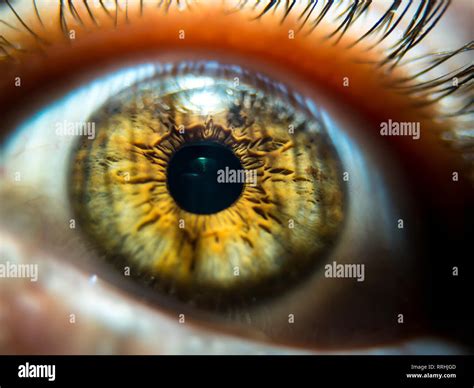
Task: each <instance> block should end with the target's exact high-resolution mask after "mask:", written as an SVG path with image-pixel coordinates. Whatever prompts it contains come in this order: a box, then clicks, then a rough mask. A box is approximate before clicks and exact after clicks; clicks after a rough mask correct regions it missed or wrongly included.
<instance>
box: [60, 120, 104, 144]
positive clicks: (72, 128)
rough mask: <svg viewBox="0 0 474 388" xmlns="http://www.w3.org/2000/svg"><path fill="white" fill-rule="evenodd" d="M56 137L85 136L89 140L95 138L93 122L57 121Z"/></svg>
mask: <svg viewBox="0 0 474 388" xmlns="http://www.w3.org/2000/svg"><path fill="white" fill-rule="evenodd" d="M56 135H57V136H87V138H88V139H89V140H92V139H94V138H95V122H90V121H67V120H64V121H57V122H56Z"/></svg>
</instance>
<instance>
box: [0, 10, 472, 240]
mask: <svg viewBox="0 0 474 388" xmlns="http://www.w3.org/2000/svg"><path fill="white" fill-rule="evenodd" d="M76 7H77V8H78V11H79V12H80V14H81V16H84V15H85V16H84V17H83V20H84V21H85V20H86V19H87V14H85V13H84V9H81V6H80V5H79V4H77V5H76ZM58 13H59V12H58V9H57V8H54V9H51V10H47V9H42V10H41V16H42V20H43V23H44V24H45V29H43V28H42V27H41V25H40V24H39V23H38V22H37V21H36V22H35V21H34V20H35V19H34V17H31V18H28V21H29V23H28V24H29V25H30V26H32V29H33V30H34V31H36V32H37V33H38V34H39V35H41V36H44V38H45V39H47V40H48V41H49V43H50V44H49V45H48V46H43V47H42V49H41V52H42V54H40V51H38V52H35V50H33V51H32V53H31V54H25V55H21V56H19V63H17V64H15V65H13V66H12V67H11V66H10V65H6V64H1V65H0V71H1V72H2V78H1V79H0V83H1V84H0V85H1V88H0V90H1V92H0V104H1V106H3V107H4V108H3V109H4V112H6V119H5V123H4V128H6V129H8V128H14V127H15V124H16V122H17V119H18V118H20V117H25V112H26V111H27V110H28V109H29V110H32V111H34V109H33V105H34V104H38V103H39V104H43V103H46V101H47V100H48V99H52V98H54V97H52V96H54V95H55V93H56V94H61V93H62V91H64V90H69V89H70V88H71V87H72V86H73V85H75V84H80V83H81V82H83V81H84V80H85V79H87V78H88V77H90V76H91V75H94V74H99V71H98V70H97V69H98V68H99V69H100V68H102V69H104V68H107V69H108V67H109V66H110V65H112V64H116V63H120V65H123V64H124V63H127V62H135V61H140V60H143V59H147V60H148V59H152V58H155V57H156V58H162V57H165V58H166V57H169V58H172V57H173V56H178V57H179V56H180V55H187V58H189V53H192V55H194V56H195V57H196V58H208V57H209V56H212V58H215V59H220V60H223V61H225V60H227V61H228V62H229V63H232V62H234V61H237V60H239V61H241V62H242V61H245V63H246V65H247V66H248V67H249V68H255V69H256V70H262V69H263V70H265V71H266V72H267V73H268V74H269V75H271V76H272V77H273V78H276V79H281V80H283V81H285V82H288V83H289V84H292V86H294V87H295V88H296V89H298V90H301V91H302V92H305V93H307V94H308V95H312V94H313V93H315V90H318V91H320V92H322V93H325V94H326V95H327V97H328V98H331V99H333V100H334V101H340V103H341V105H342V106H350V107H351V108H352V109H353V110H354V111H357V112H359V114H360V115H361V116H362V117H363V118H364V119H365V121H367V122H368V123H369V125H368V126H367V127H366V128H365V127H364V128H360V131H364V132H368V133H373V135H374V136H378V131H379V123H380V122H383V121H387V120H388V119H392V120H393V121H400V122H404V121H406V122H414V121H420V122H421V128H422V136H421V138H420V140H418V141H412V140H411V138H404V137H400V138H394V137H390V138H389V137H387V138H385V139H382V140H385V141H386V143H387V145H388V146H389V147H390V148H391V149H393V151H394V152H395V153H396V154H398V156H399V157H398V159H399V160H400V164H401V165H402V168H403V170H404V171H405V172H406V174H407V176H408V177H409V178H410V179H411V181H410V182H411V183H412V184H411V187H410V189H411V190H412V191H413V193H414V195H415V196H416V199H417V200H418V201H420V202H421V201H426V202H427V209H428V210H427V212H428V214H430V213H429V210H433V209H434V210H436V212H437V213H436V217H439V218H440V219H444V220H446V221H445V222H446V223H448V224H449V223H451V225H452V228H449V227H447V228H446V229H447V230H450V231H451V233H452V237H454V238H456V236H458V235H459V233H462V232H463V230H465V227H464V225H463V224H462V222H459V218H460V217H461V218H462V216H459V214H462V212H463V211H464V209H465V205H466V203H468V202H470V194H469V193H470V190H469V188H470V186H469V183H468V182H466V181H465V180H464V179H463V178H461V179H460V180H461V181H460V182H459V184H458V185H454V186H453V185H452V184H450V183H452V182H451V173H452V171H462V169H463V162H462V161H461V158H460V156H459V154H457V153H455V152H452V150H450V149H449V148H448V147H447V146H446V144H445V143H443V142H442V141H441V140H440V138H439V137H440V133H442V132H443V131H447V130H449V126H450V125H449V123H446V122H443V123H440V122H438V121H436V120H435V118H436V116H437V110H436V106H430V107H428V108H426V109H420V108H414V107H413V105H414V104H415V103H416V102H419V101H418V100H417V99H415V98H412V97H407V95H400V94H397V93H396V92H395V91H394V90H393V89H391V88H390V87H387V85H389V84H390V83H391V80H392V78H396V77H398V76H404V74H403V72H402V71H400V70H399V69H396V70H394V72H393V73H392V74H389V75H384V74H383V70H382V69H380V70H377V69H375V67H374V65H373V64H361V63H358V62H357V60H360V59H361V58H362V59H363V61H366V62H371V61H375V60H378V59H380V58H379V54H380V53H379V52H377V51H370V52H366V51H365V47H364V45H362V44H361V45H359V46H356V47H355V48H353V49H351V50H346V49H345V48H344V47H346V46H347V44H346V43H348V41H349V37H350V34H348V36H346V37H345V38H343V39H342V41H341V42H340V43H339V45H337V46H334V45H333V42H331V41H328V40H324V39H323V37H324V36H325V35H327V33H328V32H329V31H332V29H330V28H329V26H327V25H321V28H319V29H318V30H316V31H315V32H314V33H313V34H311V35H309V36H305V35H304V34H296V36H295V39H294V40H290V39H288V30H289V29H292V28H293V29H295V31H296V28H295V19H296V16H295V15H290V16H289V17H288V19H287V20H286V21H285V23H283V24H282V25H281V26H279V25H278V22H279V18H278V17H276V16H275V17H274V16H272V15H271V14H268V15H266V16H265V17H263V18H261V19H259V20H256V21H251V22H249V20H250V19H251V17H253V16H254V15H253V16H250V15H249V14H248V13H246V12H245V11H241V12H237V13H231V14H227V15H224V14H223V12H222V10H221V9H220V8H219V7H217V6H215V4H213V5H212V6H208V5H206V4H202V5H200V6H199V7H197V6H196V7H193V8H192V11H190V13H187V12H180V11H178V10H177V9H176V8H173V7H171V8H170V9H169V11H168V13H167V14H166V15H165V14H164V13H163V11H162V10H156V11H155V12H146V13H144V14H143V15H142V16H140V17H139V15H137V13H139V12H138V11H137V9H135V10H131V9H130V10H129V14H128V16H129V18H130V22H129V23H128V24H127V23H125V20H124V19H123V14H122V15H121V16H122V19H120V20H119V23H118V25H117V27H116V28H114V21H113V18H111V17H110V16H108V15H107V14H106V13H105V12H103V11H101V12H96V14H97V15H96V22H97V23H99V24H100V25H101V27H100V28H99V29H97V28H96V27H95V26H94V23H93V22H92V21H91V20H89V19H87V29H88V31H87V32H86V31H84V30H83V29H82V28H81V27H79V25H78V24H77V22H76V24H75V22H74V21H73V19H72V18H70V17H69V18H68V26H69V28H74V29H75V31H76V38H75V40H74V41H73V42H71V43H69V42H66V41H65V39H64V37H63V35H62V34H63V32H62V31H61V30H60V29H59V28H58V25H59V23H58ZM202 26H206V28H203V27H202ZM2 28H3V27H2ZM181 30H182V31H184V32H185V39H180V38H179V34H180V31H181ZM9 37H11V38H10V40H11V41H13V42H21V43H22V46H23V47H24V48H25V49H29V47H30V44H33V46H34V44H35V43H34V42H35V39H34V38H32V37H31V36H27V35H25V34H24V33H22V34H18V35H17V36H15V35H14V34H13V35H9ZM217 37H219V38H218V39H219V40H217ZM28 42H29V43H28ZM43 54H44V55H43ZM249 58H252V59H249ZM374 69H375V70H374ZM17 76H19V77H21V80H22V87H21V88H16V87H15V86H14V79H15V77H17ZM344 77H348V78H349V79H350V85H351V86H350V87H349V88H346V87H344V86H343V79H344ZM45 96H47V97H45ZM6 134H7V133H4V134H2V137H3V136H5V135H6ZM461 176H462V174H461ZM450 237H451V236H446V238H448V239H449V238H450ZM458 238H459V237H458Z"/></svg>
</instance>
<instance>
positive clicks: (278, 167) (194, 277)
mask: <svg viewBox="0 0 474 388" xmlns="http://www.w3.org/2000/svg"><path fill="white" fill-rule="evenodd" d="M158 68H161V71H158V72H157V73H156V74H155V75H154V76H153V77H152V78H151V79H148V80H144V81H142V82H138V83H137V84H135V85H132V86H131V87H130V88H127V89H125V90H124V91H122V92H121V93H119V94H117V95H116V96H114V97H112V98H111V99H110V100H109V101H107V102H106V103H105V104H104V105H103V106H102V107H101V108H100V109H99V110H98V111H97V112H96V113H95V114H94V115H93V116H92V117H90V120H89V121H91V122H95V123H96V131H97V136H96V138H95V139H93V140H92V141H91V140H89V139H88V138H84V137H83V138H80V139H79V143H78V148H77V152H76V154H75V155H74V163H73V171H72V175H71V179H72V188H73V190H72V202H73V204H74V206H75V208H76V214H77V217H78V218H79V219H80V220H81V225H82V228H83V229H84V231H85V232H86V233H87V234H88V235H89V237H90V238H91V239H92V240H93V241H94V242H95V244H96V245H97V247H98V250H99V251H102V252H104V255H105V256H106V258H107V259H108V261H110V262H111V263H113V264H115V265H117V266H119V267H121V266H130V267H131V272H132V274H139V275H137V276H136V277H137V278H138V279H139V280H142V281H145V282H146V283H147V284H148V285H152V287H154V288H156V289H158V290H160V291H162V292H165V293H173V294H174V295H178V297H180V298H181V299H184V300H190V299H192V300H193V301H194V302H195V303H201V304H206V305H207V304H212V303H213V302H215V301H216V300H217V299H218V300H220V303H221V304H222V303H223V301H227V300H245V298H246V295H255V292H256V291H255V290H256V289H258V290H259V292H262V293H268V292H271V288H272V287H270V284H275V283H279V284H286V283H289V279H288V278H289V275H288V274H292V275H291V276H297V274H299V275H302V274H303V273H304V272H305V271H304V269H305V268H306V269H307V268H308V267H310V266H314V265H316V264H317V263H318V262H319V259H320V256H321V255H322V254H323V252H325V251H326V250H327V249H329V248H330V247H331V245H332V242H333V241H334V239H335V238H336V236H337V234H338V233H339V230H340V226H341V224H342V220H343V217H344V212H343V202H344V198H343V190H342V187H341V186H342V182H341V178H340V177H341V176H342V174H341V173H340V171H339V164H340V160H339V157H338V155H337V153H336V151H335V149H334V147H333V144H332V142H331V140H330V139H329V136H328V134H327V133H326V131H325V128H324V126H323V124H322V122H321V120H320V119H319V118H318V117H317V116H316V115H315V114H314V109H315V107H314V104H313V105H311V108H309V106H308V105H307V104H306V103H305V101H306V100H305V99H304V98H302V96H300V95H298V94H296V93H294V92H292V91H289V90H288V88H287V87H286V86H284V85H282V84H277V83H275V82H274V81H272V80H270V79H268V78H266V77H263V76H262V75H260V74H257V73H253V72H249V71H247V70H244V69H242V68H239V67H237V66H227V65H221V64H218V63H215V62H195V63H193V62H184V63H178V64H170V65H165V66H162V67H159V66H158ZM236 79H238V82H235V80H236ZM291 276H290V277H291ZM278 280H280V281H279V282H278Z"/></svg>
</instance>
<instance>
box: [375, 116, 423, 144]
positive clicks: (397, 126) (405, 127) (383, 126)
mask: <svg viewBox="0 0 474 388" xmlns="http://www.w3.org/2000/svg"><path fill="white" fill-rule="evenodd" d="M380 135H382V136H411V137H412V138H413V139H414V140H418V139H419V138H420V123H419V122H414V123H410V122H397V121H392V120H391V119H389V120H388V122H385V121H384V122H382V123H380Z"/></svg>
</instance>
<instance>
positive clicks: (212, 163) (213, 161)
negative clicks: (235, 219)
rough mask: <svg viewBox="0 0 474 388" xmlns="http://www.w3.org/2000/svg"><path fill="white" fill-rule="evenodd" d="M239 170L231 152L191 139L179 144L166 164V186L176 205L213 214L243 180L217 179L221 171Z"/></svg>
mask: <svg viewBox="0 0 474 388" xmlns="http://www.w3.org/2000/svg"><path fill="white" fill-rule="evenodd" d="M230 170H234V171H241V170H242V165H241V164H240V161H239V159H238V158H237V157H236V156H235V155H234V153H233V152H232V151H231V150H230V149H229V148H227V147H225V146H224V145H222V144H218V143H214V142H199V143H192V144H188V145H185V146H183V147H182V148H180V149H179V150H178V151H176V153H175V154H174V155H173V157H172V158H171V160H170V162H169V165H168V190H169V192H170V194H171V196H172V197H173V198H174V200H175V201H176V202H177V203H178V205H179V206H180V207H181V208H182V209H184V210H186V211H188V212H190V213H196V214H213V213H217V212H220V211H221V210H224V209H226V208H228V207H229V206H230V205H232V204H233V203H234V202H235V201H236V200H237V198H239V196H240V194H241V193H242V190H243V187H244V183H243V182H239V183H235V182H232V183H231V182H229V181H228V180H225V181H224V182H222V179H219V180H218V175H220V176H221V177H222V176H223V175H222V174H224V172H225V171H230Z"/></svg>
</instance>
